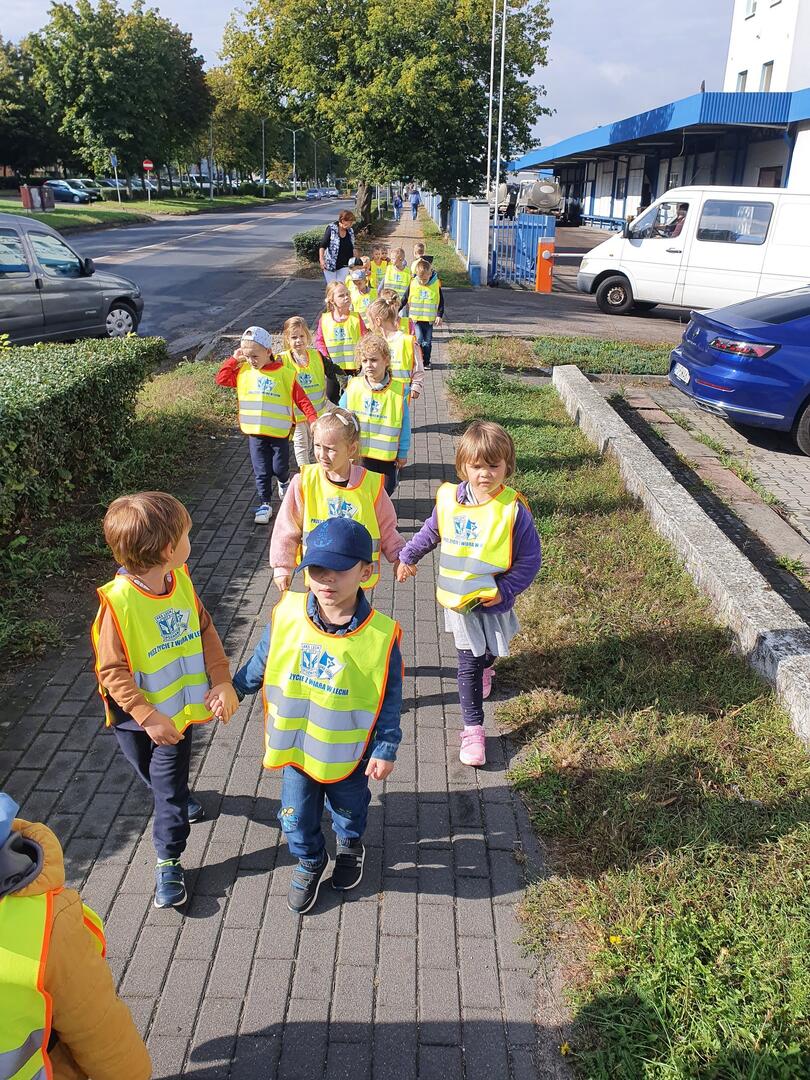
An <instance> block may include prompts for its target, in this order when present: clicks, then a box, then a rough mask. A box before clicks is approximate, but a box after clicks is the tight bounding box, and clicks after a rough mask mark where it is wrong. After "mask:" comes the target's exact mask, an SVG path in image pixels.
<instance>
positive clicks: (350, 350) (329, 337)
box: [321, 311, 360, 371]
mask: <svg viewBox="0 0 810 1080" xmlns="http://www.w3.org/2000/svg"><path fill="white" fill-rule="evenodd" d="M321 333H322V334H323V340H324V342H325V344H326V348H327V350H328V352H329V356H330V357H331V360H332V363H333V364H335V365H336V366H337V367H339V368H342V369H343V370H344V371H346V370H348V371H356V370H357V364H356V363H355V360H354V347H355V345H356V344H357V342H358V341H359V340H360V316H359V315H358V314H357V312H356V311H352V312H350V313H349V316H348V318H346V319H344V320H343V322H335V320H334V319H333V318H332V315H331V313H330V312H328V311H325V312H324V313H323V315H321Z"/></svg>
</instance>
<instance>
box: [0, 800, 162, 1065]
mask: <svg viewBox="0 0 810 1080" xmlns="http://www.w3.org/2000/svg"><path fill="white" fill-rule="evenodd" d="M36 794H37V793H36V791H34V792H33V795H34V796H36ZM18 810H19V807H18V806H17V804H16V802H15V801H14V800H13V799H12V798H11V796H10V795H7V794H6V793H5V792H0V1076H3V1077H34V1078H44V1077H46V1076H47V1077H53V1080H86V1078H87V1077H88V1076H92V1077H94V1080H114V1078H115V1080H118V1078H120V1080H124V1078H126V1080H149V1077H150V1076H151V1075H152V1063H151V1061H150V1060H149V1054H148V1052H147V1050H146V1047H145V1046H144V1044H143V1039H142V1038H141V1036H140V1035H139V1034H138V1029H137V1028H136V1027H135V1024H134V1022H133V1020H132V1016H131V1014H130V1011H129V1009H128V1008H127V1006H126V1005H125V1004H124V1002H123V1001H122V1000H121V999H120V998H119V997H118V995H117V994H116V992H115V984H114V983H113V979H112V973H111V972H110V968H109V965H108V964H107V961H106V959H105V956H106V942H105V938H104V928H103V924H102V922H101V919H100V918H99V917H98V915H96V913H95V912H94V911H92V910H91V909H90V908H88V907H86V906H85V905H84V904H82V901H81V897H80V896H79V894H78V893H77V892H75V890H73V889H67V888H65V865H64V858H63V855H62V848H61V846H60V844H59V841H58V840H57V838H56V836H55V835H54V834H53V833H52V832H51V830H50V829H48V828H47V827H46V826H45V825H43V824H42V823H41V822H37V821H26V820H24V819H23V818H19V817H17V816H16V814H17V811H18Z"/></svg>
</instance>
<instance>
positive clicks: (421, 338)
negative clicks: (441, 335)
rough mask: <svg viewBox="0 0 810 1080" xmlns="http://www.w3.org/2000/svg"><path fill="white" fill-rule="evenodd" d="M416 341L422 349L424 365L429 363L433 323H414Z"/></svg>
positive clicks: (431, 349)
mask: <svg viewBox="0 0 810 1080" xmlns="http://www.w3.org/2000/svg"><path fill="white" fill-rule="evenodd" d="M414 328H415V329H416V340H417V341H418V342H419V344H420V346H421V347H422V359H423V360H424V361H425V364H429V363H430V354H431V352H432V351H433V323H432V322H415V323H414Z"/></svg>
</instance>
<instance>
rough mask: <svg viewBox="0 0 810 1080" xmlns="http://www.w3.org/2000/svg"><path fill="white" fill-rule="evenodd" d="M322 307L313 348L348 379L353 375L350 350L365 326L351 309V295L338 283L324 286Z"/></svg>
mask: <svg viewBox="0 0 810 1080" xmlns="http://www.w3.org/2000/svg"><path fill="white" fill-rule="evenodd" d="M325 306H326V310H325V311H324V312H323V314H322V315H321V317H320V319H319V320H318V328H317V330H316V331H315V348H316V349H317V350H318V352H320V353H322V354H323V355H324V356H328V357H329V359H330V360H331V361H332V363H333V364H334V365H335V367H336V368H340V370H341V371H342V372H343V374H344V375H345V376H346V378H348V377H349V376H350V375H355V374H356V373H357V365H356V364H355V361H354V349H355V346H356V345H357V343H358V341H359V340H360V338H361V337H362V336H363V334H365V332H366V325H365V323H364V322H363V320H362V319H361V318H360V316H359V315H358V314H357V312H356V311H353V310H352V298H351V294H350V292H349V290H348V288H347V287H346V285H344V284H343V282H342V281H333V282H331V283H330V284H329V285H327V287H326V300H325Z"/></svg>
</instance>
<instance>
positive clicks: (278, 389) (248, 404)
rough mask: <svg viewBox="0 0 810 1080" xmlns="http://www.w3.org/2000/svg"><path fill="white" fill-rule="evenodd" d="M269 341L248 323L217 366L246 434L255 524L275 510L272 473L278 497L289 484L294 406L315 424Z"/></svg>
mask: <svg viewBox="0 0 810 1080" xmlns="http://www.w3.org/2000/svg"><path fill="white" fill-rule="evenodd" d="M330 287H331V286H330ZM341 288H343V286H342V285H341ZM272 345H273V339H272V338H271V337H270V334H269V333H268V332H267V331H266V330H265V329H264V327H263V326H249V327H248V328H247V330H245V332H244V334H242V341H241V344H240V346H239V348H238V349H237V350H236V352H235V353H234V354H233V356H229V357H228V359H227V360H225V361H223V363H222V365H221V367H220V369H219V371H218V372H217V385H218V386H230V387H234V388H235V389H236V394H237V398H238V401H239V427H240V428H241V429H242V431H243V433H244V434H245V435H247V437H248V449H249V450H250V460H251V464H252V465H253V475H254V476H255V478H256V494H257V495H258V497H259V505H258V506H257V507H256V509H255V510H254V512H253V520H254V521H255V522H256V524H257V525H267V524H268V522H269V521H270V519H271V517H272V516H273V508H272V506H271V505H270V500H271V499H272V497H273V478H274V477H275V480H276V484H277V485H278V497H279V498H280V499H283V498H284V494H285V492H286V490H287V484H288V483H289V480H290V432H291V431H292V429H293V426H294V424H295V413H294V410H295V409H296V408H298V409H299V410H300V411H301V414H302V416H303V417H304V419H305V420H306V421H307V423H310V424H314V423H315V420H316V419H317V413H316V412H315V409H314V408H313V406H312V403H311V402H310V400H309V398H308V397H307V395H306V393H305V392H304V390H303V389H302V388H301V386H300V385H299V384H298V381H297V380H296V377H295V374H296V373H295V369H294V368H293V367H292V366H290V365H289V364H284V363H282V361H281V360H277V359H276V358H275V356H273V349H272Z"/></svg>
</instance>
